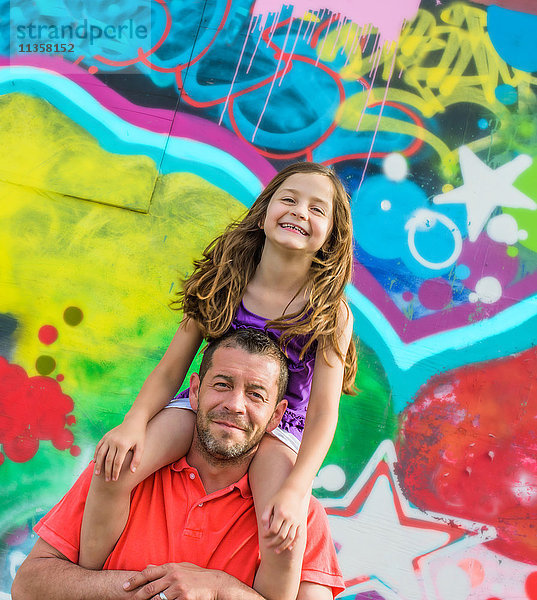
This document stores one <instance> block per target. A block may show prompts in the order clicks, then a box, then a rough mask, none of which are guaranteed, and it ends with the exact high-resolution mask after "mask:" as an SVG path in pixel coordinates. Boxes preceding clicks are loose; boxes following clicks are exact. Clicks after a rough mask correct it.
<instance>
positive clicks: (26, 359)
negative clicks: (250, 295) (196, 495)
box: [0, 0, 537, 600]
mask: <svg viewBox="0 0 537 600" xmlns="http://www.w3.org/2000/svg"><path fill="white" fill-rule="evenodd" d="M132 4H133V3H131V2H127V1H126V0H119V1H118V2H114V3H104V2H85V3H77V2H71V1H70V0H61V1H60V2H48V1H44V2H34V1H31V0H12V1H11V2H7V1H6V0H0V15H1V17H2V20H1V27H2V33H1V38H0V137H1V142H2V143H1V144H0V158H1V160H0V197H1V212H0V215H1V218H0V240H1V242H0V444H1V452H0V600H3V599H8V598H10V587H11V582H12V580H13V577H14V574H15V572H16V569H17V567H18V566H19V565H20V563H21V562H22V560H24V557H25V556H26V554H27V552H28V551H29V549H30V548H31V546H32V545H33V543H34V541H35V534H33V533H32V526H33V524H35V523H36V521H37V520H38V519H39V518H40V517H41V516H42V515H43V514H44V513H45V512H46V511H47V510H48V509H49V508H50V507H51V506H52V505H53V504H54V503H55V502H56V501H57V499H58V498H59V497H60V496H61V495H62V494H63V493H64V492H65V490H66V489H67V488H68V486H69V485H70V484H71V483H72V482H74V480H75V478H76V476H77V474H78V473H79V472H80V471H81V470H82V468H83V467H84V466H85V465H86V464H87V462H88V461H89V460H90V458H91V457H92V455H93V450H94V447H95V444H96V442H97V441H98V440H99V439H100V437H101V436H102V434H103V433H104V432H105V431H107V430H108V429H109V428H111V427H112V426H114V425H116V424H117V423H118V422H119V421H120V419H121V418H122V415H123V414H124V413H125V411H126V410H127V408H128V407H129V406H130V404H131V402H132V400H133V398H134V397H135V395H136V393H137V392H138V390H139V388H140V387H141V385H142V383H143V381H144V380H145V377H146V376H147V374H148V373H149V372H150V371H151V369H152V368H153V366H154V365H155V364H156V362H157V361H158V360H159V358H160V356H161V355H162V353H163V351H164V349H165V348H166V347H167V344H168V343H169V341H170V340H171V337H172V336H173V334H174V331H175V328H176V325H177V322H178V316H177V314H175V313H172V312H171V311H170V310H169V308H168V302H169V300H170V298H171V296H172V294H173V292H174V291H175V289H176V286H177V285H179V281H180V279H181V277H184V275H185V274H187V273H188V272H189V270H190V269H191V265H192V260H193V259H194V258H195V257H197V256H198V255H199V254H200V252H201V251H202V249H203V248H204V247H205V245H206V244H207V243H208V242H209V241H210V240H211V239H213V238H214V237H215V236H216V235H217V234H218V233H219V232H220V231H221V230H222V229H223V228H224V227H225V225H226V224H227V223H228V222H230V221H231V220H232V219H237V218H239V217H240V216H241V214H243V212H244V209H245V207H248V206H249V205H250V204H251V202H252V201H253V199H254V198H255V196H256V195H257V194H258V193H259V191H260V190H261V189H262V187H263V185H264V184H265V183H266V182H267V181H268V180H269V179H270V178H271V177H272V175H273V174H274V173H275V172H276V171H277V170H279V169H280V168H281V167H283V166H285V165H286V164H289V163H290V162H294V161H295V160H313V161H317V162H321V163H323V164H326V165H332V166H333V167H334V168H335V170H336V171H337V172H338V173H339V175H340V176H341V177H342V179H343V181H344V182H345V185H346V186H347V189H348V192H349V195H350V201H351V208H352V215H353V227H354V237H355V270H354V279H353V284H352V285H351V286H350V287H349V289H348V299H349V302H350V304H351V307H352V310H353V314H354V318H355V334H356V336H357V338H358V339H359V371H358V376H357V381H356V385H357V388H358V389H359V393H358V395H357V396H344V397H343V399H342V402H341V409H340V420H339V426H338V430H337V433H336V436H335V439H334V443H333V445H332V448H331V450H330V452H329V454H328V456H327V458H326V461H325V464H324V466H323V468H322V469H321V470H320V472H319V474H318V476H317V478H316V480H315V482H314V491H315V494H316V495H317V496H318V497H319V498H320V499H321V501H322V502H323V503H324V505H325V507H326V510H327V512H328V514H329V520H330V524H331V528H332V533H333V537H334V541H335V544H336V548H337V550H338V555H339V559H340V564H341V567H342V569H343V572H344V576H345V580H346V583H347V590H346V591H345V592H344V593H343V594H342V595H341V597H342V598H346V599H358V600H383V599H384V600H537V387H536V384H535V380H536V377H537V211H536V209H537V161H534V157H535V155H536V154H537V43H536V41H535V34H534V32H535V31H536V30H537V5H536V4H535V3H534V2H533V1H532V0H512V1H510V0H503V1H501V2H500V1H499V2H498V3H496V4H495V3H493V2H492V1H484V0H483V1H482V2H477V1H476V2H470V1H466V0H465V1H457V0H421V2H420V0H376V2H370V1H368V0H295V2H294V3H293V4H290V5H287V4H285V3H283V2H282V1H281V0H255V1H254V0H188V1H187V0H144V1H141V2H138V3H136V7H134V8H133V6H132ZM82 5H83V6H82Z"/></svg>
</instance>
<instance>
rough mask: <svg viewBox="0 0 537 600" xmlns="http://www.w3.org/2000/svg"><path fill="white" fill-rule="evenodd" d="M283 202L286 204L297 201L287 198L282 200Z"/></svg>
mask: <svg viewBox="0 0 537 600" xmlns="http://www.w3.org/2000/svg"><path fill="white" fill-rule="evenodd" d="M282 200H283V201H284V202H294V201H295V199H294V198H287V197H286V198H282Z"/></svg>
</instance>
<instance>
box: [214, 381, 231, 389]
mask: <svg viewBox="0 0 537 600" xmlns="http://www.w3.org/2000/svg"><path fill="white" fill-rule="evenodd" d="M214 387H217V388H227V387H228V384H227V383H224V382H223V381H217V382H216V383H215V384H214Z"/></svg>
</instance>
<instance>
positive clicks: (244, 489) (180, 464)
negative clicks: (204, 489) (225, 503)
mask: <svg viewBox="0 0 537 600" xmlns="http://www.w3.org/2000/svg"><path fill="white" fill-rule="evenodd" d="M171 468H172V471H176V472H177V473H181V472H182V471H186V470H188V471H191V472H194V473H196V474H197V476H198V477H200V474H199V473H198V470H197V469H196V468H194V467H191V466H190V465H189V464H188V463H187V461H186V457H184V456H183V458H180V459H179V460H178V461H177V462H174V463H173V464H172V465H171ZM200 481H201V477H200ZM233 489H237V490H238V491H239V493H240V494H241V496H242V497H243V498H251V497H252V490H251V489H250V483H249V480H248V473H247V472H246V473H245V474H244V475H243V476H242V477H241V478H240V479H239V481H236V482H235V483H232V484H230V485H229V486H228V487H227V488H224V490H228V491H231V490H233ZM222 491H223V490H218V491H217V492H214V493H215V494H219V493H221V492H222ZM210 495H212V494H210Z"/></svg>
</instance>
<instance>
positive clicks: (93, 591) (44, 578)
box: [11, 538, 134, 600]
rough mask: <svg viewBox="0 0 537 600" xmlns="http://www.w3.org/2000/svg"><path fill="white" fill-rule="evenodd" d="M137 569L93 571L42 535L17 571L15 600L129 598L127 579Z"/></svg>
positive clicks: (111, 599) (131, 594)
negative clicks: (55, 546)
mask: <svg viewBox="0 0 537 600" xmlns="http://www.w3.org/2000/svg"><path fill="white" fill-rule="evenodd" d="M133 574H134V571H89V570H87V569H83V568H82V567H79V566H78V565H75V564H74V563H72V562H71V561H70V560H68V559H67V558H66V557H65V556H64V555H63V554H62V553H61V552H58V550H56V549H55V548H53V547H52V546H51V545H50V544H47V542H45V541H44V540H42V539H41V538H38V540H37V542H36V543H35V546H34V547H33V548H32V550H31V552H30V554H28V556H27V557H26V560H25V561H24V562H23V563H22V565H21V566H20V567H19V570H18V571H17V575H16V576H15V580H14V581H13V587H12V588H11V595H12V598H13V600H127V599H131V598H132V597H133V593H132V592H126V591H124V590H123V588H122V585H123V583H124V582H125V581H126V580H127V579H128V578H129V577H131V576H132V575H133Z"/></svg>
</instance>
